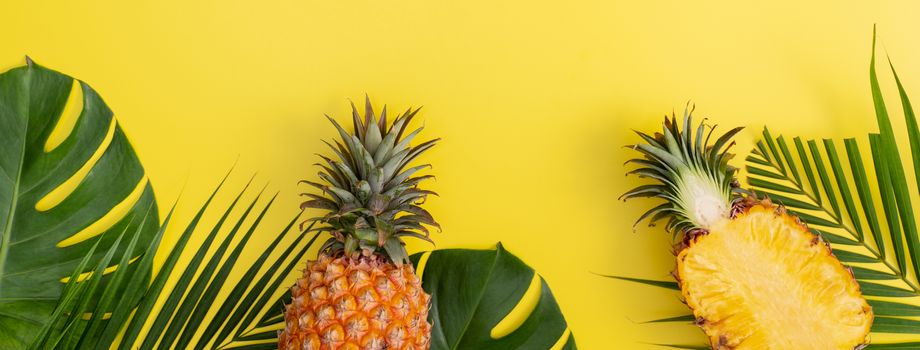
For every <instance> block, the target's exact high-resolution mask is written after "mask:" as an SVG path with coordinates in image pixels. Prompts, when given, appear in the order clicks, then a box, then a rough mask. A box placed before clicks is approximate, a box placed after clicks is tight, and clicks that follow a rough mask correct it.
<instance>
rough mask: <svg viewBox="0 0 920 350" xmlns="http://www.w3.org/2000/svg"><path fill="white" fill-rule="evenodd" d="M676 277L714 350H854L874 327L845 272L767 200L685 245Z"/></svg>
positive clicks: (821, 244) (794, 221)
mask: <svg viewBox="0 0 920 350" xmlns="http://www.w3.org/2000/svg"><path fill="white" fill-rule="evenodd" d="M676 275H677V278H678V280H679V281H680V285H681V293H682V294H683V296H684V299H685V300H686V302H687V305H689V306H690V308H692V309H693V314H694V315H695V316H696V317H697V324H699V326H700V327H702V328H703V329H704V330H705V331H706V334H707V335H709V338H710V340H711V343H712V345H713V348H716V349H854V348H856V347H858V346H860V345H861V344H864V343H866V341H867V339H866V334H867V333H868V332H869V328H870V327H871V325H872V309H871V308H870V307H869V305H868V304H867V303H866V301H865V299H863V298H862V296H861V295H860V291H859V285H858V284H857V283H856V282H855V280H854V279H853V276H852V274H851V273H850V271H849V270H848V269H846V268H844V267H843V265H841V264H840V262H839V261H837V259H836V258H835V257H834V256H833V254H831V250H830V248H828V246H827V245H826V244H824V242H823V241H821V239H820V238H819V237H818V236H815V235H814V234H812V233H811V232H809V231H808V229H807V228H806V227H805V226H804V225H802V224H801V223H800V222H799V221H798V220H797V219H796V218H795V217H793V216H791V215H788V214H786V213H785V212H784V211H783V210H782V208H781V207H779V208H778V207H776V206H774V205H773V204H772V203H770V202H769V201H764V202H758V203H756V204H753V205H751V206H750V207H747V208H743V210H742V211H740V212H739V213H738V214H737V215H736V216H735V218H734V219H732V220H721V221H719V222H717V223H716V224H715V225H714V226H713V227H711V228H710V229H709V234H707V235H705V236H698V237H697V238H696V239H694V240H692V241H690V243H689V246H688V247H687V248H686V249H683V250H682V251H681V252H680V253H679V254H678V255H677V273H676Z"/></svg>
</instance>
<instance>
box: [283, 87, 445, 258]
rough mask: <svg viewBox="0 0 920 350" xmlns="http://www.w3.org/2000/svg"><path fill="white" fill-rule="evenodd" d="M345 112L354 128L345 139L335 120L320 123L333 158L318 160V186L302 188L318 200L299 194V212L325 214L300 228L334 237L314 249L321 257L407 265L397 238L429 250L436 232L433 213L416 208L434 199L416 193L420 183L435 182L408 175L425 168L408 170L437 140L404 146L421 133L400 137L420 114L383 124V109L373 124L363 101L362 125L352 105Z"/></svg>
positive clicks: (420, 191) (409, 113) (368, 104)
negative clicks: (327, 127)
mask: <svg viewBox="0 0 920 350" xmlns="http://www.w3.org/2000/svg"><path fill="white" fill-rule="evenodd" d="M351 108H352V122H353V124H354V129H353V132H352V133H351V134H349V133H348V131H346V130H345V129H344V128H342V126H341V125H339V123H338V122H336V121H335V119H332V118H331V117H329V116H328V115H327V116H326V118H328V119H329V121H331V122H332V124H333V125H334V126H335V128H336V129H337V130H338V132H339V136H340V139H339V140H335V141H334V145H333V144H332V143H329V142H326V141H324V142H325V143H326V145H328V146H329V148H331V149H332V152H333V153H334V154H335V159H333V158H329V157H326V156H323V155H319V157H320V158H322V160H323V162H321V163H317V164H316V165H317V166H319V167H320V168H321V169H320V172H319V178H320V179H321V182H322V183H316V182H312V181H307V180H303V181H301V183H305V184H307V185H309V186H311V187H314V188H316V189H318V190H320V191H321V193H320V194H316V193H303V194H302V195H303V196H306V197H308V198H310V199H309V200H307V201H305V202H303V203H302V204H301V205H300V207H301V209H303V210H305V209H308V208H313V209H320V210H325V211H327V213H326V214H325V215H323V216H320V217H315V218H312V219H309V220H307V221H305V222H304V223H302V224H301V226H303V224H306V223H307V222H319V223H321V224H323V225H322V227H318V228H314V229H312V230H314V231H325V232H329V233H330V234H332V237H331V238H329V240H327V241H326V242H325V244H324V245H323V246H322V248H321V249H320V250H321V251H322V252H325V253H328V254H339V253H341V252H344V254H345V255H347V256H351V257H355V256H358V255H359V254H361V255H364V256H372V255H374V254H381V255H383V256H386V257H388V258H389V259H390V260H391V261H393V262H394V263H396V264H398V265H399V264H402V263H403V262H408V254H407V253H406V249H405V247H404V242H403V241H402V239H403V238H404V237H416V238H420V239H423V240H426V241H428V242H432V243H433V241H432V240H431V239H430V238H429V230H428V228H427V227H426V225H427V226H432V227H436V228H438V229H440V225H438V223H437V222H435V220H434V218H432V216H431V214H430V213H428V211H426V210H425V209H423V208H422V207H421V206H420V205H421V204H422V203H423V202H424V201H425V199H426V198H427V197H428V195H430V194H431V195H437V193H434V192H432V191H428V190H423V189H420V188H418V184H419V183H421V182H422V181H425V180H427V179H430V178H433V177H434V176H432V175H422V176H413V175H415V174H416V173H417V172H418V171H420V170H422V169H424V168H430V167H431V165H430V164H422V165H415V166H409V164H410V163H411V162H412V161H413V160H415V159H416V158H417V157H418V156H419V155H421V154H422V153H424V152H425V151H427V150H429V149H431V148H432V147H434V145H435V144H436V143H437V141H438V140H440V139H434V140H429V141H425V142H422V143H419V144H417V145H415V146H410V144H409V143H410V142H412V139H414V138H415V136H416V135H418V133H419V132H421V131H422V129H423V128H422V127H419V128H417V129H415V130H413V131H411V132H409V133H408V134H406V133H405V132H406V130H407V128H408V126H409V122H411V121H412V118H413V117H415V115H416V114H417V113H418V111H419V109H415V110H413V109H411V108H410V109H408V110H406V111H405V112H404V113H403V114H402V115H400V116H398V117H396V118H395V119H394V120H393V121H392V123H390V124H389V125H388V123H387V110H386V106H384V107H383V110H382V111H381V112H380V117H379V119H378V117H377V116H375V115H374V109H373V107H372V106H371V102H370V99H369V98H366V102H365V115H364V118H363V119H362V118H361V116H359V114H358V109H357V108H356V107H355V104H354V103H352V104H351Z"/></svg>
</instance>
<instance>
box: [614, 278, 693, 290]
mask: <svg viewBox="0 0 920 350" xmlns="http://www.w3.org/2000/svg"><path fill="white" fill-rule="evenodd" d="M601 276H603V277H608V278H615V279H618V280H623V281H630V282H636V283H641V284H644V285H648V286H653V287H661V288H667V289H671V290H680V285H679V284H678V283H677V282H674V281H658V280H647V279H641V278H632V277H623V276H607V275H601Z"/></svg>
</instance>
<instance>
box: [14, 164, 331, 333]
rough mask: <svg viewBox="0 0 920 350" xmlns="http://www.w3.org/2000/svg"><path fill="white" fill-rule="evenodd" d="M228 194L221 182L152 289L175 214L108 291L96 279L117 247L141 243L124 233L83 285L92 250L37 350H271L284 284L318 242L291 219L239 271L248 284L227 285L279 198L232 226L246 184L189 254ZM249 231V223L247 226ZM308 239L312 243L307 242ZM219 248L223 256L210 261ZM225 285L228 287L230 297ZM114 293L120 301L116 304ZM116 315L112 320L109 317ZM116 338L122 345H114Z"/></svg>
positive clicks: (251, 208)
mask: <svg viewBox="0 0 920 350" xmlns="http://www.w3.org/2000/svg"><path fill="white" fill-rule="evenodd" d="M225 180H226V178H225ZM250 182H251V180H250ZM222 185H223V181H222V182H221V184H220V185H218V186H217V189H215V190H214V192H213V193H212V194H211V196H210V198H208V200H207V201H206V202H205V203H204V205H202V206H201V208H200V209H199V210H198V212H197V213H196V215H195V216H194V217H193V218H192V220H191V221H190V223H189V224H188V225H187V226H186V227H185V228H184V230H183V232H182V235H181V236H180V237H179V240H178V242H177V243H176V246H175V247H174V248H173V249H172V251H171V252H170V254H169V256H168V257H167V258H166V261H165V263H164V265H163V266H162V267H161V268H160V270H159V272H158V273H157V274H156V275H155V276H153V281H152V283H151V281H150V271H151V267H152V265H153V257H154V256H155V254H156V251H157V249H158V247H159V243H160V241H161V239H162V236H163V233H164V232H165V231H166V229H167V227H168V225H169V224H170V220H171V217H172V215H171V214H172V213H171V212H170V215H169V216H167V217H166V219H165V221H164V222H163V224H162V225H161V226H160V229H159V231H158V232H157V234H156V236H155V237H154V240H153V241H152V244H151V245H150V246H148V247H146V249H145V250H144V252H143V255H142V257H141V258H140V259H138V260H137V261H135V262H133V263H131V264H136V265H137V268H136V269H126V268H124V269H123V268H118V269H116V272H115V273H114V274H112V276H111V277H108V281H109V282H108V283H106V284H100V283H99V281H100V280H101V278H99V277H97V276H101V275H102V271H103V270H104V269H105V268H106V267H107V266H109V263H110V262H111V260H112V257H113V256H114V253H115V252H116V251H118V249H119V248H118V247H119V246H120V245H125V244H127V246H128V247H129V248H133V247H134V245H136V244H137V241H138V237H139V234H138V233H137V232H128V231H127V230H125V231H123V232H121V233H120V235H118V237H116V239H115V242H116V243H115V244H114V245H112V247H111V248H110V249H108V250H107V251H106V252H105V254H104V256H103V259H101V260H100V261H99V263H98V264H96V265H95V266H93V267H92V271H93V272H92V274H91V275H89V277H87V278H84V279H82V280H81V279H80V278H78V277H79V276H80V274H81V272H82V271H84V270H86V269H88V268H90V266H89V262H90V261H91V259H90V258H91V257H92V256H93V254H94V253H95V250H96V248H93V249H92V250H90V252H89V253H88V255H87V257H86V258H84V259H83V261H82V262H81V264H80V265H79V268H78V269H76V270H75V271H74V273H73V275H72V276H71V278H70V279H69V282H68V284H67V285H66V287H65V288H64V293H63V294H62V296H61V298H60V299H59V303H58V305H57V308H56V309H55V311H54V314H53V317H52V320H53V322H49V323H48V324H47V325H46V326H45V327H44V328H43V329H42V330H41V332H40V336H39V337H37V338H36V341H35V342H33V344H32V346H31V348H32V349H109V348H111V344H113V342H114V343H115V344H116V345H117V348H119V349H137V348H140V349H169V348H180V349H205V348H207V349H213V348H222V349H232V348H246V349H250V348H263V347H264V348H271V347H274V346H275V341H276V340H275V330H274V329H276V328H277V325H278V324H280V323H281V322H282V319H281V318H278V317H274V316H275V314H280V313H281V312H282V310H283V308H282V306H283V300H285V299H284V295H285V291H286V290H287V284H286V283H285V282H286V281H287V280H288V277H290V273H291V271H294V270H295V266H296V265H297V264H299V263H302V258H303V256H304V255H305V254H306V252H307V250H309V249H310V247H311V246H312V245H313V243H314V242H315V240H316V238H317V237H318V235H319V234H310V233H308V232H309V230H310V228H306V229H305V230H303V231H300V230H296V229H294V227H295V224H296V223H297V222H298V219H299V215H298V216H297V217H294V218H293V219H292V220H291V221H290V222H289V223H288V224H287V225H286V226H285V227H284V228H282V229H281V230H280V232H279V233H278V234H277V235H276V238H275V239H274V240H273V241H272V242H271V243H270V244H269V245H268V246H267V247H266V248H264V250H263V251H262V253H261V255H259V256H258V258H256V260H255V261H254V263H253V264H252V265H250V266H248V267H247V268H245V269H244V270H243V271H244V272H243V274H242V277H240V278H238V279H233V280H231V279H230V275H231V273H232V272H234V271H236V270H238V269H240V268H239V265H238V262H239V257H240V256H241V255H242V254H243V252H244V250H245V248H246V247H247V244H248V243H249V240H250V238H251V237H252V236H253V234H254V233H255V232H256V230H257V229H260V227H259V225H260V223H261V222H262V219H263V218H264V217H265V215H266V213H267V212H268V210H269V208H270V207H271V205H272V203H273V202H274V200H275V198H274V197H272V198H271V199H269V200H268V201H267V202H266V203H265V204H264V205H261V206H260V207H257V204H258V202H259V201H260V198H261V194H262V193H261V192H260V193H259V194H258V195H257V196H255V198H254V199H252V200H251V201H250V202H249V203H248V204H247V206H246V208H245V210H244V211H243V212H242V214H239V215H238V216H236V217H235V220H230V219H231V217H233V215H232V214H231V213H232V212H233V209H234V208H235V207H236V206H237V205H238V204H239V203H240V201H241V198H242V197H243V195H244V194H245V193H246V192H247V189H248V187H249V185H248V184H247V185H246V187H245V188H243V190H242V191H240V192H239V193H238V194H237V196H236V198H235V199H234V200H233V202H232V203H230V204H229V205H228V206H226V208H223V211H222V215H221V217H220V219H219V220H218V221H217V222H216V223H215V224H213V225H212V226H210V227H207V228H208V230H209V231H208V235H207V237H206V238H205V240H204V242H203V243H201V244H200V245H197V246H195V247H194V248H193V249H187V248H189V246H188V242H189V239H190V238H191V236H192V234H193V233H194V232H196V231H197V230H199V229H201V228H203V227H202V223H201V220H202V216H203V215H204V214H205V212H206V210H207V209H208V208H209V207H210V206H211V202H212V200H213V198H214V196H215V195H216V194H217V192H218V191H219V190H220V188H221V187H222ZM256 208H258V210H256ZM149 218H153V219H154V220H155V218H156V217H155V216H152V217H144V218H141V219H137V220H147V219H149ZM228 222H233V225H232V227H231V228H230V229H229V231H228V233H226V234H220V232H222V230H221V228H222V227H224V226H225V225H226V224H227V223H228ZM246 222H249V223H248V224H247V225H244V223H246ZM141 226H143V225H141ZM308 236H310V239H306V238H307V237H308ZM126 241H127V243H126ZM304 242H306V243H304ZM215 244H216V245H217V248H216V249H213V252H212V251H211V250H212V247H213V246H214V245H215ZM282 250H283V251H282ZM187 254H192V257H191V260H190V261H189V262H188V263H187V264H185V265H183V266H182V267H181V270H180V271H181V274H180V275H179V277H178V281H176V282H174V284H173V283H171V284H173V287H172V288H171V289H168V288H167V287H166V286H167V283H166V282H167V279H168V278H170V276H171V274H172V272H173V271H174V269H175V268H176V266H177V264H178V261H179V258H180V257H181V256H183V255H187ZM97 255H98V254H97ZM128 259H129V256H128V255H124V256H123V257H122V258H120V264H119V265H118V266H128V264H129V261H128ZM227 285H232V287H231V288H225V286H227ZM222 289H224V290H229V294H228V295H227V296H221V297H219V296H218V294H219V293H220V292H221V290H222ZM116 292H120V293H121V294H119V295H116V294H117V293H116ZM94 295H101V298H100V299H99V300H98V301H97V302H95V303H92V302H91V301H93V300H94V299H95V298H92V296H94ZM116 299H117V301H116ZM288 299H289V298H288ZM158 304H160V305H158ZM113 307H114V311H113V312H111V313H105V312H104V311H105V310H111V309H112V308H113ZM132 312H133V315H132ZM105 316H108V317H105ZM119 334H122V338H121V339H120V340H118V342H116V340H117V339H118V338H117V336H118V335H119Z"/></svg>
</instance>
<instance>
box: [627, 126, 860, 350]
mask: <svg viewBox="0 0 920 350" xmlns="http://www.w3.org/2000/svg"><path fill="white" fill-rule="evenodd" d="M691 127H693V125H692V122H691V116H690V112H687V113H685V115H684V123H683V130H681V128H679V127H678V125H677V122H676V118H674V119H671V118H667V117H666V118H665V123H664V129H663V131H662V133H658V134H655V136H650V135H647V134H643V133H639V135H640V136H641V137H642V139H643V140H644V141H645V142H644V143H641V144H638V145H636V146H635V147H634V148H635V149H636V150H637V151H639V152H641V153H643V154H644V158H641V159H633V160H631V161H630V163H634V164H638V165H639V168H637V169H635V170H633V171H631V172H630V173H633V174H638V175H640V176H643V177H648V178H652V179H654V180H655V183H653V184H648V185H643V186H639V187H637V188H635V189H633V190H631V191H629V192H627V193H626V194H624V195H623V197H624V198H627V199H628V198H633V197H657V198H662V199H665V202H664V203H662V204H660V205H658V206H656V207H654V208H652V209H651V210H649V211H648V212H647V213H645V214H644V215H643V216H642V218H640V221H641V220H644V219H645V218H651V221H652V222H654V221H657V220H659V219H667V220H668V224H667V226H666V228H667V229H668V230H670V231H672V232H673V233H674V235H675V237H679V238H682V239H680V240H678V241H679V242H680V243H679V244H678V246H677V249H676V250H677V269H676V271H675V272H674V275H675V277H676V278H677V279H678V282H679V285H680V289H681V293H682V294H683V297H684V299H685V301H686V303H687V305H688V306H689V307H690V308H691V309H692V310H693V314H694V316H695V317H696V318H697V324H698V325H699V326H700V327H701V328H702V329H703V330H704V331H705V333H706V335H707V336H708V337H709V339H710V342H711V345H712V348H713V349H765V350H786V349H822V350H823V349H848V350H849V349H858V348H862V347H863V346H864V345H865V344H867V343H868V333H869V329H870V328H871V326H872V319H873V315H872V308H871V307H870V306H869V304H868V303H867V302H866V300H865V299H864V298H863V297H862V293H861V292H860V289H859V284H858V283H857V282H856V280H855V279H854V278H853V275H852V273H851V271H850V270H848V269H847V268H846V267H844V266H843V265H842V264H841V263H840V261H838V260H837V258H836V257H834V255H833V254H832V253H831V249H830V247H829V246H828V245H827V244H825V243H824V241H823V240H821V238H820V237H819V236H817V235H815V234H813V233H812V232H811V231H809V230H808V228H807V227H806V226H805V224H803V223H802V222H801V221H800V220H799V219H798V218H797V217H795V216H792V215H790V214H787V213H786V211H785V209H784V208H783V207H782V206H777V205H775V204H773V203H771V202H770V201H769V200H758V199H757V198H756V197H755V196H754V195H753V194H750V193H748V192H747V191H744V190H741V189H740V188H739V185H738V183H737V181H736V180H735V178H734V174H735V169H734V168H732V167H730V166H729V165H728V160H729V159H731V155H730V154H729V153H728V152H727V148H729V146H730V145H731V143H730V140H731V137H732V136H733V135H734V134H736V133H737V132H738V131H739V130H740V128H736V129H733V130H731V131H729V132H727V133H726V134H724V135H721V136H720V137H718V138H717V139H715V141H714V142H713V143H711V144H710V137H711V136H712V130H711V129H710V130H708V132H707V130H706V127H705V126H704V125H703V124H699V126H697V127H696V128H695V129H696V132H693V129H691Z"/></svg>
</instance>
